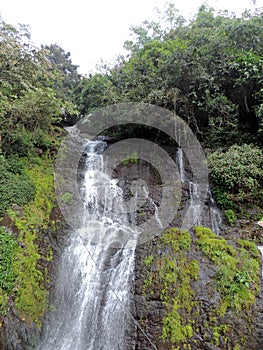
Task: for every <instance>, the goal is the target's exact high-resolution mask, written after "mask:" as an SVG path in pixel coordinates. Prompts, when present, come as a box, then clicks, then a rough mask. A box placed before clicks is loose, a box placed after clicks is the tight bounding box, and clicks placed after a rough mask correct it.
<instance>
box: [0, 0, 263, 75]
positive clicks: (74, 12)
mask: <svg viewBox="0 0 263 350" xmlns="http://www.w3.org/2000/svg"><path fill="white" fill-rule="evenodd" d="M166 2H167V0H73V1H72V0H42V1H39V0H38V1H37V0H0V14H1V16H2V18H3V19H4V21H5V22H8V23H11V24H13V25H15V24H17V23H23V24H29V25H30V27H31V35H32V40H33V41H34V42H35V44H36V45H38V46H40V44H51V43H57V44H58V45H59V46H61V47H62V48H63V49H64V50H65V51H67V52H68V51H69V52H70V53H71V58H72V61H73V63H74V64H77V65H79V66H80V68H79V71H80V72H81V73H83V74H85V73H87V74H88V73H89V72H90V71H92V70H93V69H94V67H95V64H96V63H100V61H101V59H103V60H104V61H106V62H107V61H110V60H111V59H113V58H114V57H116V56H117V55H118V54H120V53H122V52H123V43H124V41H125V40H127V39H129V27H130V26H131V25H138V24H140V23H141V22H142V21H143V20H145V19H151V18H153V16H154V15H153V13H154V12H153V9H154V8H155V7H158V8H159V9H162V8H163V7H164V4H165V3H166ZM171 2H173V3H174V4H175V6H176V8H178V9H179V10H180V12H181V14H182V15H183V16H184V17H185V18H187V19H188V18H191V17H192V16H193V15H194V14H195V13H196V10H197V8H198V7H199V6H200V5H201V4H202V3H203V2H204V1H203V0H172V1H171ZM262 2H263V0H258V1H257V7H259V6H262V5H263V4H262ZM207 3H208V4H209V5H211V6H213V7H214V8H216V9H221V10H224V9H228V10H229V11H230V12H235V13H237V14H240V13H242V11H243V10H244V9H245V8H251V7H252V8H253V1H252V0H208V1H207Z"/></svg>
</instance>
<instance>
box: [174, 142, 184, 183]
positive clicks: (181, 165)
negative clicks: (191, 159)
mask: <svg viewBox="0 0 263 350" xmlns="http://www.w3.org/2000/svg"><path fill="white" fill-rule="evenodd" d="M176 157H177V162H178V166H179V174H180V180H181V181H182V182H184V181H185V174H184V158H183V150H182V148H181V147H178V149H177V154H176Z"/></svg>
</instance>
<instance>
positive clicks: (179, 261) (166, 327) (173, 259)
mask: <svg viewBox="0 0 263 350" xmlns="http://www.w3.org/2000/svg"><path fill="white" fill-rule="evenodd" d="M159 245H160V248H162V251H165V250H167V248H168V249H169V252H168V251H166V252H165V254H162V255H161V256H159V257H157V258H151V259H145V264H146V266H148V267H149V266H150V265H151V266H152V267H153V269H152V270H151V271H150V272H149V276H150V278H151V284H150V285H149V286H151V289H152V286H153V285H154V286H155V287H156V286H157V289H158V293H159V297H160V299H161V301H162V302H163V304H164V305H165V307H166V310H167V315H166V317H164V319H163V328H162V336H161V338H162V339H163V340H168V339H169V340H170V342H171V344H173V347H172V348H173V349H176V346H177V345H178V344H179V343H181V342H183V343H184V342H186V341H187V340H188V339H190V338H192V337H193V334H194V329H193V327H194V322H193V321H192V320H191V314H192V315H193V314H194V313H195V312H196V311H195V306H196V303H195V292H194V290H193V288H192V287H191V281H193V280H197V279H198V278H199V265H198V262H197V261H195V260H192V259H190V258H188V257H187V252H189V250H190V246H191V236H190V234H189V233H188V232H183V231H180V230H179V229H175V228H172V229H170V230H167V231H165V232H164V233H163V235H162V236H161V237H160V240H159ZM151 257H152V256H151ZM148 281H149V279H148V280H147V283H148ZM147 287H148V285H147V284H145V291H146V292H147ZM150 292H151V290H150V288H148V293H150ZM192 319H194V317H192ZM185 346H187V344H186V343H185ZM186 348H187V347H186Z"/></svg>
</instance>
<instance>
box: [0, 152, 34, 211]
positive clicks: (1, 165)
mask: <svg viewBox="0 0 263 350" xmlns="http://www.w3.org/2000/svg"><path fill="white" fill-rule="evenodd" d="M34 196H35V185H34V184H33V182H32V181H31V180H30V178H29V177H28V176H27V175H26V173H25V172H24V170H23V168H22V166H21V163H19V162H17V164H16V163H15V158H12V159H11V161H10V163H9V162H8V160H6V159H5V158H4V157H3V156H1V157H0V215H3V214H4V212H5V211H6V210H7V209H8V208H9V207H10V206H11V205H12V204H17V205H20V206H22V205H24V204H26V203H28V202H29V201H31V200H32V199H34Z"/></svg>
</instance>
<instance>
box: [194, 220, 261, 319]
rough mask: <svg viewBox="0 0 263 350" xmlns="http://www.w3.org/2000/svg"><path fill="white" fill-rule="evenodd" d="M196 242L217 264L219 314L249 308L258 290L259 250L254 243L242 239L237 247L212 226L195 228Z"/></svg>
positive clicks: (216, 278)
mask: <svg viewBox="0 0 263 350" xmlns="http://www.w3.org/2000/svg"><path fill="white" fill-rule="evenodd" d="M195 233H196V236H197V238H198V239H197V241H196V244H197V246H199V247H200V248H201V250H202V252H203V253H204V254H205V255H206V256H207V257H208V258H209V259H210V260H211V261H212V262H213V263H214V264H215V265H217V267H218V269H217V273H216V275H215V281H216V285H217V290H218V291H219V292H220V295H221V304H220V307H219V310H220V314H221V315H223V314H224V313H225V312H226V311H227V309H228V308H231V309H233V310H242V309H249V308H250V307H251V306H252V305H253V303H254V301H255V296H256V295H257V293H258V292H259V286H260V278H259V276H260V274H259V271H260V266H259V253H258V252H257V248H256V246H255V244H254V243H252V242H248V241H242V240H239V241H238V244H239V246H240V247H238V248H236V249H235V248H234V247H233V246H231V245H230V244H228V243H227V241H226V240H225V239H223V238H221V237H218V236H217V235H215V234H214V233H213V232H212V231H211V230H210V229H208V228H203V227H196V228H195Z"/></svg>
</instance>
